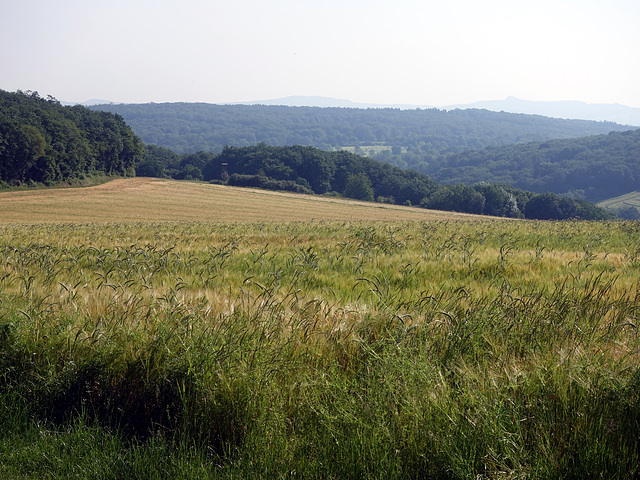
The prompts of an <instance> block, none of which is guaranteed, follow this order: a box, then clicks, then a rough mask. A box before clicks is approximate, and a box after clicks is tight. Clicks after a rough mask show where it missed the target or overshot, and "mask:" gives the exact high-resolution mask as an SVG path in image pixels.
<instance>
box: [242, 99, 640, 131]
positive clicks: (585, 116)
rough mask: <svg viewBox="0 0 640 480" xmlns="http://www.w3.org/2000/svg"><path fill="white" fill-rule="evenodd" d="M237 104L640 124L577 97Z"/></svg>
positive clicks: (639, 113)
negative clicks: (485, 112) (424, 102)
mask: <svg viewBox="0 0 640 480" xmlns="http://www.w3.org/2000/svg"><path fill="white" fill-rule="evenodd" d="M236 104H237V105H284V106H290V107H322V108H329V107H333V108H399V109H403V110H411V109H416V108H440V109H443V110H455V109H461V110H466V109H471V108H476V109H484V110H491V111H494V112H502V111H504V112H509V113H524V114H528V115H542V116H545V117H552V118H565V119H577V120H592V121H596V122H614V123H619V124H621V125H630V126H640V108H633V107H627V106H625V105H620V104H617V103H615V104H604V103H602V104H601V103H586V102H579V101H570V100H567V101H540V102H539V101H532V100H522V99H519V98H516V97H507V98H506V99H504V100H488V101H481V102H475V103H468V104H459V105H448V106H443V107H434V106H431V105H412V104H380V103H358V102H352V101H351V100H344V99H339V98H332V97H321V96H303V95H297V96H289V97H283V98H276V99H271V100H256V101H251V102H237V103H236Z"/></svg>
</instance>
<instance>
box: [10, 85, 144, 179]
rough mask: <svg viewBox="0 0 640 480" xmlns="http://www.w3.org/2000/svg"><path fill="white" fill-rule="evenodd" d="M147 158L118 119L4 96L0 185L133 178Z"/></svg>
mask: <svg viewBox="0 0 640 480" xmlns="http://www.w3.org/2000/svg"><path fill="white" fill-rule="evenodd" d="M144 152H145V150H144V144H143V143H142V141H141V140H140V139H139V138H138V137H136V136H135V135H134V134H133V131H132V130H131V128H130V127H129V126H128V125H126V124H125V122H124V120H123V119H122V117H121V116H119V115H115V114H112V113H108V112H94V111H91V110H89V109H88V108H85V107H82V106H79V105H78V106H74V107H65V106H62V105H61V104H60V103H59V102H58V101H57V100H55V99H54V98H51V97H49V98H47V99H44V98H41V97H40V96H39V95H38V93H37V92H26V93H24V92H20V91H18V92H16V93H9V92H6V91H3V90H0V185H2V184H5V185H11V184H27V185H28V184H31V183H33V182H38V183H43V184H45V185H50V184H53V183H56V182H59V181H65V180H71V179H76V178H83V177H85V176H88V175H98V174H106V175H123V176H131V175H135V166H136V162H138V161H139V160H140V159H141V158H142V157H143V155H144Z"/></svg>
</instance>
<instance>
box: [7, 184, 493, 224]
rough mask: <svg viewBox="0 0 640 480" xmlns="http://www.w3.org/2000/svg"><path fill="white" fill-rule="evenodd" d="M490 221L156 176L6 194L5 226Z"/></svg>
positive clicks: (469, 216)
mask: <svg viewBox="0 0 640 480" xmlns="http://www.w3.org/2000/svg"><path fill="white" fill-rule="evenodd" d="M447 219H460V220H464V219H467V220H487V217H484V216H478V215H466V214H461V213H455V212H440V211H434V210H426V209H422V208H417V207H406V206H400V205H388V204H379V203H367V202H358V201H353V200H347V199H341V198H332V197H321V196H311V195H299V194H293V193H283V192H271V191H266V190H258V189H250V188H237V187H228V186H223V185H210V184H206V183H196V182H184V181H175V180H163V179H153V178H131V179H118V180H113V181H110V182H108V183H105V184H102V185H98V186H92V187H85V188H59V189H46V190H33V191H20V192H4V193H0V222H1V223H29V224H33V223H60V222H74V223H78V222H92V223H100V222H104V223H112V222H144V221H152V222H157V221H172V222H175V221H199V222H200V221H216V222H220V221H224V222H228V221H232V222H265V221H266V222H283V221H310V220H318V221H319V220H323V221H328V220H336V221H356V220H382V221H394V220H395V221H405V220H406V221H420V220H447Z"/></svg>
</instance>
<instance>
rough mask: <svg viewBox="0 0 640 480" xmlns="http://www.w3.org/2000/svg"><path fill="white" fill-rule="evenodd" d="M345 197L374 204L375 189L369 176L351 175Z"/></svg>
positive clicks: (362, 174)
mask: <svg viewBox="0 0 640 480" xmlns="http://www.w3.org/2000/svg"><path fill="white" fill-rule="evenodd" d="M344 196H345V197H348V198H353V199H356V200H363V201H365V202H373V187H372V186H371V180H369V177H368V176H367V174H366V173H358V174H356V175H350V176H349V178H348V179H347V184H346V186H345V188H344Z"/></svg>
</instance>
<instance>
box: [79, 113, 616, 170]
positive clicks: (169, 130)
mask: <svg viewBox="0 0 640 480" xmlns="http://www.w3.org/2000/svg"><path fill="white" fill-rule="evenodd" d="M91 108H92V109H93V110H101V111H108V112H112V113H117V114H119V115H121V116H122V117H123V118H124V119H125V121H126V122H127V123H128V124H129V125H130V126H131V128H132V129H133V131H134V132H135V133H136V135H139V136H140V137H141V138H142V139H143V140H144V142H145V143H150V144H155V145H159V146H162V147H166V148H169V149H171V150H173V151H174V152H177V153H185V152H196V151H199V150H204V151H214V152H219V151H221V150H222V148H223V147H224V146H225V145H233V146H248V145H255V144H256V143H259V142H265V143H267V144H269V145H276V146H283V145H309V146H315V147H318V148H323V149H326V150H331V149H339V148H342V147H346V146H360V147H366V146H370V145H386V146H388V147H398V148H400V147H404V151H405V154H404V155H403V156H402V158H401V159H400V161H401V162H403V164H402V165H401V166H405V167H407V166H409V167H411V168H413V169H415V170H418V171H421V168H423V167H424V166H426V165H427V164H428V163H429V162H431V161H433V160H434V159H436V158H438V157H439V156H440V155H443V154H450V153H459V152H462V151H465V150H468V149H481V148H484V147H487V146H492V145H507V144H512V143H522V142H530V141H543V140H548V139H553V138H574V137H583V136H587V135H596V134H602V133H609V132H610V131H613V130H624V129H626V128H628V127H624V126H621V125H617V124H614V123H610V122H592V121H584V120H562V119H555V118H547V117H541V116H536V115H520V114H512V113H504V112H502V113H500V112H490V111H487V110H453V111H445V110H438V109H426V110H421V109H415V110H400V109H391V108H384V109H359V108H317V107H286V106H265V105H213V104H205V103H162V104H154V103H151V104H129V105H126V104H120V105H97V106H92V107H91ZM365 151H366V148H365ZM383 160H384V159H383Z"/></svg>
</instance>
